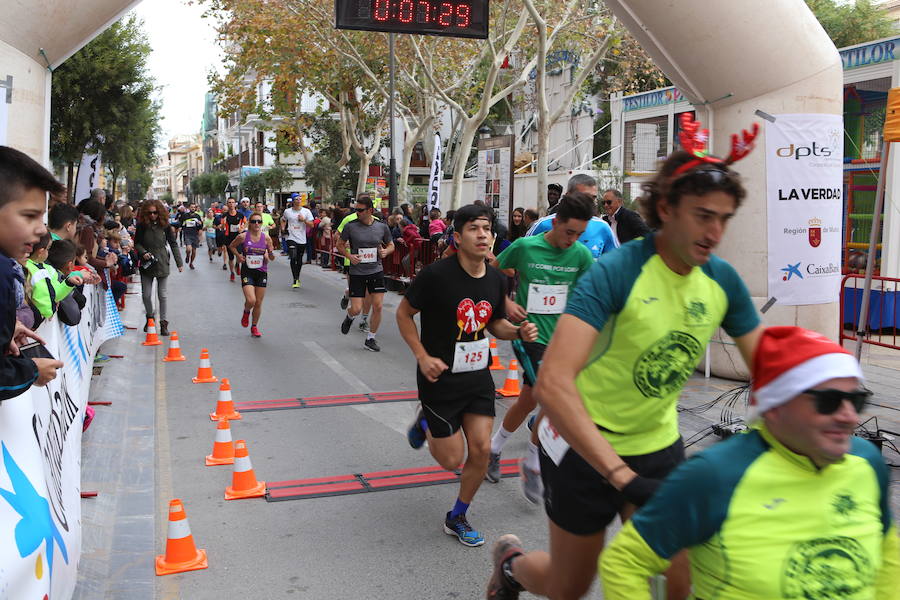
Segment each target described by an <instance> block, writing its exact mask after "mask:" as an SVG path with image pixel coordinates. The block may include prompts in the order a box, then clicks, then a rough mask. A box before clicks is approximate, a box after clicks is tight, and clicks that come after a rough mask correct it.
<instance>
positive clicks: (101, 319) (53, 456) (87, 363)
mask: <svg viewBox="0 0 900 600" xmlns="http://www.w3.org/2000/svg"><path fill="white" fill-rule="evenodd" d="M84 294H85V297H86V299H87V303H86V304H85V307H84V310H83V311H82V313H81V322H80V323H79V324H78V325H77V326H74V327H70V326H66V325H63V324H62V323H60V322H59V320H58V319H57V318H56V317H55V316H54V317H53V318H51V319H49V320H47V321H45V322H44V323H43V324H42V325H41V327H40V328H39V329H38V333H39V334H40V335H41V337H43V338H44V340H45V341H46V342H47V344H46V348H47V350H48V351H49V352H50V353H51V354H52V355H53V356H55V357H57V358H58V359H59V360H61V361H63V363H64V366H63V368H62V369H60V370H59V371H57V376H56V379H54V380H53V381H51V382H50V383H49V384H48V385H46V386H45V387H32V388H31V389H29V390H28V391H26V392H25V393H24V394H22V395H20V396H16V397H15V398H12V399H10V400H5V401H3V402H0V599H2V600H5V599H10V600H13V599H15V600H18V599H20V598H21V599H25V598H28V599H31V598H34V599H35V600H41V599H48V600H67V599H68V598H71V596H72V594H73V592H74V591H75V584H76V582H77V579H78V577H77V568H78V560H79V558H80V555H81V496H80V492H81V428H82V422H83V420H84V410H85V407H86V406H87V400H88V395H89V394H90V385H91V375H92V373H93V371H92V367H93V361H94V355H95V354H96V352H97V349H98V348H99V347H100V345H101V344H103V342H105V341H106V340H108V339H110V338H111V337H115V336H116V335H121V332H122V331H123V328H122V322H121V320H120V319H119V313H118V311H117V310H116V308H115V303H114V302H113V300H112V294H111V293H110V292H109V290H104V289H103V288H102V287H100V286H85V288H84Z"/></svg>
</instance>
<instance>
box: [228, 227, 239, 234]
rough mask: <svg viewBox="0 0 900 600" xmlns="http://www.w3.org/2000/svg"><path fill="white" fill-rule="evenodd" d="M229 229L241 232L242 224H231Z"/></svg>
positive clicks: (233, 231)
mask: <svg viewBox="0 0 900 600" xmlns="http://www.w3.org/2000/svg"><path fill="white" fill-rule="evenodd" d="M228 230H229V231H230V232H231V233H240V232H241V226H240V225H231V226H230V227H229V228H228Z"/></svg>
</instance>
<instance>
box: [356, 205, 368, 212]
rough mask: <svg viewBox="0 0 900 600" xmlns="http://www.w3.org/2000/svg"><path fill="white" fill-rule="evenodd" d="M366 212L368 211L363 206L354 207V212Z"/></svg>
mask: <svg viewBox="0 0 900 600" xmlns="http://www.w3.org/2000/svg"><path fill="white" fill-rule="evenodd" d="M367 210H369V209H368V208H366V207H365V206H357V207H356V212H366V211H367Z"/></svg>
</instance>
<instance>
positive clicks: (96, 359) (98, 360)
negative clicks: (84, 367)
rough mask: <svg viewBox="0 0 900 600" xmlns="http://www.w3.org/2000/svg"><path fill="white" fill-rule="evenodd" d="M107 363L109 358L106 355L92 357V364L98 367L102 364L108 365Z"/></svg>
mask: <svg viewBox="0 0 900 600" xmlns="http://www.w3.org/2000/svg"><path fill="white" fill-rule="evenodd" d="M109 361H110V358H109V357H108V356H107V355H105V354H98V355H97V356H95V357H94V364H95V365H100V364H103V363H108V362H109Z"/></svg>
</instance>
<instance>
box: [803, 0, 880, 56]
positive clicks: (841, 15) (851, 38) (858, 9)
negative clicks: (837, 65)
mask: <svg viewBox="0 0 900 600" xmlns="http://www.w3.org/2000/svg"><path fill="white" fill-rule="evenodd" d="M806 5H807V6H809V8H810V10H812V12H813V14H815V15H816V18H817V19H818V20H819V23H821V24H822V28H823V29H825V32H826V33H827V34H828V36H829V37H830V38H831V41H832V42H834V45H835V46H837V47H838V48H843V47H844V46H852V45H854V44H861V43H863V42H870V41H872V40H877V39H879V38H884V37H888V36H890V35H894V34H895V33H896V30H895V29H894V24H893V23H892V22H891V19H890V17H889V16H888V13H887V11H885V10H884V9H883V8H881V7H880V6H878V5H876V4H874V3H873V2H872V0H856V1H855V2H839V1H838V0H806Z"/></svg>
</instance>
